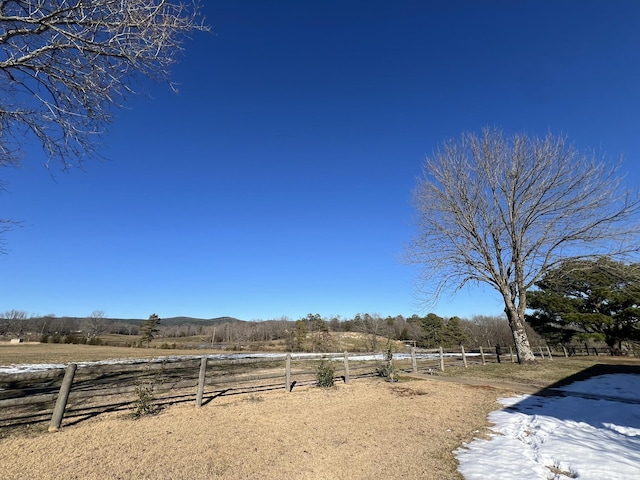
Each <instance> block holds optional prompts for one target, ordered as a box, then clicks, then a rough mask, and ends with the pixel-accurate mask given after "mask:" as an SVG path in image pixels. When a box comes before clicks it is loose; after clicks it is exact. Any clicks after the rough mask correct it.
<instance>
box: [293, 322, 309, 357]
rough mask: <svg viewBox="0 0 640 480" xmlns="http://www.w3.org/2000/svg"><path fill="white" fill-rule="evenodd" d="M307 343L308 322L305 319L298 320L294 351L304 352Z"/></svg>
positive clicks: (294, 336) (294, 335)
mask: <svg viewBox="0 0 640 480" xmlns="http://www.w3.org/2000/svg"><path fill="white" fill-rule="evenodd" d="M306 343H307V324H306V323H305V321H304V320H298V321H297V322H296V326H295V330H294V332H293V351H294V352H302V351H303V350H304V348H305V344H306Z"/></svg>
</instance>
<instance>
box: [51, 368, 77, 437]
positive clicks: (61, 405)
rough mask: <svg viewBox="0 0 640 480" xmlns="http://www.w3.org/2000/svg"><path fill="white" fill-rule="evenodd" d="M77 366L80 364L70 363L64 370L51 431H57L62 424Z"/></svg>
mask: <svg viewBox="0 0 640 480" xmlns="http://www.w3.org/2000/svg"><path fill="white" fill-rule="evenodd" d="M76 368H78V365H76V364H75V363H70V364H69V365H67V369H66V371H65V372H64V378H63V379H62V385H60V393H58V398H57V400H56V406H55V408H54V409H53V415H52V417H51V424H50V425H49V431H50V432H57V431H58V429H59V428H60V425H62V417H63V416H64V411H65V409H66V408H67V400H68V399H69V392H70V391H71V384H72V383H73V377H74V376H75V374H76Z"/></svg>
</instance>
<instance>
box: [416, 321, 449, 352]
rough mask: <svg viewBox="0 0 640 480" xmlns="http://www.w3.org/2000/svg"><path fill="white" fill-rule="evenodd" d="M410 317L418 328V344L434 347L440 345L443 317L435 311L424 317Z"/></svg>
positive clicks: (443, 325)
mask: <svg viewBox="0 0 640 480" xmlns="http://www.w3.org/2000/svg"><path fill="white" fill-rule="evenodd" d="M412 319H413V321H414V323H415V324H416V325H418V326H419V328H420V338H419V339H418V346H420V347H425V348H435V347H439V346H440V345H442V340H443V337H444V330H445V323H444V318H442V317H440V316H438V315H436V314H435V313H429V314H427V315H426V316H424V317H412Z"/></svg>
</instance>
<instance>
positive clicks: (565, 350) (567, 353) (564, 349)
mask: <svg viewBox="0 0 640 480" xmlns="http://www.w3.org/2000/svg"><path fill="white" fill-rule="evenodd" d="M561 346H562V351H563V352H564V358H569V352H567V349H566V348H564V345H561Z"/></svg>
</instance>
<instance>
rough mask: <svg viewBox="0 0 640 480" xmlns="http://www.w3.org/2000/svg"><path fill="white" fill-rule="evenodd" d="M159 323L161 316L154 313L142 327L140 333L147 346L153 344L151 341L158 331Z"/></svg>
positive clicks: (141, 340) (141, 341)
mask: <svg viewBox="0 0 640 480" xmlns="http://www.w3.org/2000/svg"><path fill="white" fill-rule="evenodd" d="M158 325H160V317H158V315H156V314H155V313H152V314H151V315H150V316H149V318H148V319H147V320H145V321H144V323H143V324H142V326H141V327H140V335H141V336H142V338H141V339H140V343H141V344H146V345H147V347H149V345H151V341H152V340H153V339H154V337H155V335H156V333H158Z"/></svg>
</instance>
